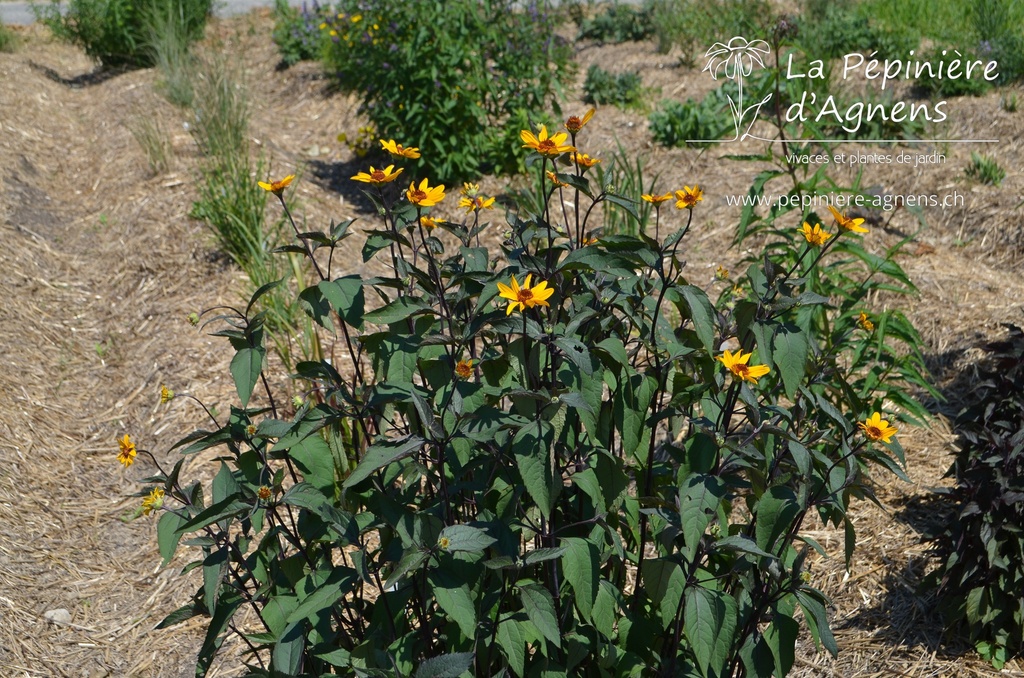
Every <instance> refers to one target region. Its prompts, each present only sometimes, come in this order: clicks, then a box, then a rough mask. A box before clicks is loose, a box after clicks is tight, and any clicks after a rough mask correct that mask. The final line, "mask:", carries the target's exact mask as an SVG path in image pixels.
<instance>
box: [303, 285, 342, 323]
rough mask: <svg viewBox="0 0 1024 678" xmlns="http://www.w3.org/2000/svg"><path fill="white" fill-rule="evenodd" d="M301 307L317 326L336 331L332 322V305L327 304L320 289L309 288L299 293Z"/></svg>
mask: <svg viewBox="0 0 1024 678" xmlns="http://www.w3.org/2000/svg"><path fill="white" fill-rule="evenodd" d="M299 305H300V306H301V307H302V310H303V311H305V312H306V315H308V316H309V317H310V318H312V319H313V320H314V321H315V322H316V324H317V325H320V327H323V328H324V329H328V330H330V329H334V323H332V322H331V305H330V304H329V303H328V302H327V299H326V298H325V297H324V294H323V292H321V291H320V288H319V287H307V288H306V289H304V290H302V291H301V292H300V293H299Z"/></svg>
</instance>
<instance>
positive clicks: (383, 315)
mask: <svg viewBox="0 0 1024 678" xmlns="http://www.w3.org/2000/svg"><path fill="white" fill-rule="evenodd" d="M429 310H430V306H428V305H427V303H426V302H425V301H423V300H422V299H416V298H414V297H400V298H398V299H395V300H394V301H392V302H391V303H390V304H388V305H386V306H382V307H381V308H378V309H377V310H375V311H370V312H369V313H367V314H366V315H365V316H363V319H364V320H365V321H366V322H369V323H375V324H377V325H390V324H391V323H394V322H398V321H399V320H405V319H406V318H408V317H409V316H411V315H414V314H416V313H423V312H424V311H429Z"/></svg>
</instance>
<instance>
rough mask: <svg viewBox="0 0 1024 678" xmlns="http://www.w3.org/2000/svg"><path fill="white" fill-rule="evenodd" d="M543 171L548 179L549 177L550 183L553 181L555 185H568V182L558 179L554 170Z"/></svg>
mask: <svg viewBox="0 0 1024 678" xmlns="http://www.w3.org/2000/svg"><path fill="white" fill-rule="evenodd" d="M544 173H545V174H546V175H548V179H550V180H551V183H553V184H554V185H555V186H559V187H562V186H568V185H569V184H567V183H565V182H564V181H562V180H561V179H559V178H558V175H557V174H555V173H554V172H552V171H551V170H547V171H545V172H544Z"/></svg>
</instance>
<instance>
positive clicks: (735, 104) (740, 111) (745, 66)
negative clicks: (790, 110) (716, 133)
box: [704, 36, 772, 141]
mask: <svg viewBox="0 0 1024 678" xmlns="http://www.w3.org/2000/svg"><path fill="white" fill-rule="evenodd" d="M769 54H771V47H769V46H768V43H767V42H765V41H764V40H747V39H746V38H743V37H740V36H736V37H734V38H732V39H731V40H729V42H728V43H722V42H716V43H715V44H713V45H712V46H711V47H709V48H708V51H707V52H706V53H705V54H704V57H705V58H706V59H707V63H706V64H705V65H704V70H705V71H708V72H709V73H711V77H712V78H714V79H715V80H718V76H719V74H724V75H725V77H726V78H728V79H729V80H732V81H734V82H735V83H736V85H737V87H738V88H739V90H738V93H737V95H736V98H735V99H733V98H732V95H731V94H730V95H728V99H729V108H730V109H731V110H732V118H733V125H734V126H735V129H736V136H735V137H734V138H733V139H730V140H728V141H740V140H742V139H745V138H747V137H748V136H750V134H749V132H750V128H751V127H752V126H753V124H754V122H755V121H756V120H757V114H758V112H759V111H760V110H761V107H762V106H764V105H765V104H766V103H767V102H768V100H769V99H771V98H772V95H771V94H768V96H766V97H765V98H764V99H762V100H761V101H759V102H757V103H755V104H751V105H750V106H748V107H744V103H743V80H744V78H747V77H749V76H750V74H751V73H753V72H754V66H755V65H756V66H758V67H760V68H764V58H765V57H767V56H768V55H769ZM748 119H749V122H747V123H746V126H744V121H745V120H748ZM741 130H742V132H741Z"/></svg>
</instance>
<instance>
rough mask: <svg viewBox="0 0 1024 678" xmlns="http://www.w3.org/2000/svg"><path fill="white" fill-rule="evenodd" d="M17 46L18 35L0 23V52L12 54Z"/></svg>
mask: <svg viewBox="0 0 1024 678" xmlns="http://www.w3.org/2000/svg"><path fill="white" fill-rule="evenodd" d="M17 46H18V35H17V34H16V33H15V32H14V31H12V30H11V29H10V28H9V27H8V26H6V25H4V23H3V22H2V21H0V52H13V51H14V50H15V48H16V47H17Z"/></svg>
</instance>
